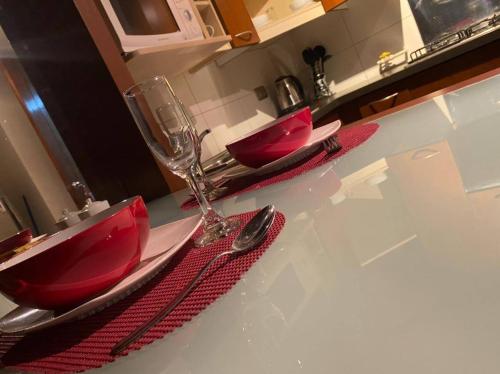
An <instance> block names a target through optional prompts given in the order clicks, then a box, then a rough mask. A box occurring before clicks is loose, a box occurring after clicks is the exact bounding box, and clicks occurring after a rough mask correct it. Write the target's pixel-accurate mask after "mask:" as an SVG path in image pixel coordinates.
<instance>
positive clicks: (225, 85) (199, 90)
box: [185, 63, 247, 112]
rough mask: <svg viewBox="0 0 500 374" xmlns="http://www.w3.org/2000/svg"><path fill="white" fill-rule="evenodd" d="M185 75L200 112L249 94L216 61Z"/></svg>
mask: <svg viewBox="0 0 500 374" xmlns="http://www.w3.org/2000/svg"><path fill="white" fill-rule="evenodd" d="M185 76H186V79H187V83H188V85H189V88H190V90H191V92H192V93H193V96H194V97H195V99H196V101H197V103H198V107H199V110H200V112H205V111H207V110H211V109H214V108H217V107H219V106H221V105H224V104H226V103H229V102H231V101H234V100H237V99H239V98H240V97H242V96H244V95H245V94H247V93H245V92H242V91H240V89H239V88H238V84H237V82H235V81H234V80H233V79H230V77H228V76H227V75H226V74H225V71H224V69H221V68H219V67H218V66H216V65H215V63H211V64H209V65H207V66H206V67H204V68H202V69H200V70H198V71H197V72H195V73H193V74H186V75H185Z"/></svg>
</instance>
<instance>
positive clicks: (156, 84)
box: [123, 76, 240, 247]
mask: <svg viewBox="0 0 500 374" xmlns="http://www.w3.org/2000/svg"><path fill="white" fill-rule="evenodd" d="M123 95H124V97H125V99H126V102H127V105H128V107H129V109H130V111H131V113H132V116H133V117H134V119H135V122H136V124H137V126H138V127H139V130H140V132H141V134H142V136H143V138H144V140H145V141H146V144H147V145H148V147H149V149H150V150H151V152H152V154H153V155H154V157H155V158H156V159H157V160H158V161H159V162H161V163H162V164H163V165H165V166H166V167H167V168H168V169H169V170H170V171H171V172H172V173H174V174H176V175H178V176H179V177H181V178H184V179H185V180H186V182H187V184H188V186H189V187H190V188H191V189H192V191H193V193H194V196H195V197H196V200H197V201H198V204H199V205H200V208H201V211H202V214H203V218H202V227H203V234H202V235H201V236H200V237H198V239H196V241H195V245H196V246H197V247H203V246H206V245H207V244H210V243H212V242H214V241H216V240H218V239H220V238H223V237H225V236H227V235H228V234H229V233H231V232H233V231H234V230H235V229H237V228H238V227H239V226H240V222H239V221H238V220H237V219H234V218H232V219H227V218H224V217H222V216H221V215H220V214H218V213H217V212H216V211H215V210H214V209H213V208H212V206H211V204H210V203H209V202H208V200H207V198H206V197H205V195H204V194H203V191H202V188H201V186H200V183H199V180H198V178H197V174H198V162H197V152H198V151H197V148H198V144H197V141H196V139H195V136H196V135H195V134H194V132H193V130H192V129H191V127H190V123H189V121H188V118H187V116H186V114H185V112H184V110H183V108H182V107H181V105H180V103H179V101H178V100H177V98H176V96H175V95H174V93H173V91H172V89H171V88H170V85H169V83H168V81H167V79H166V78H165V77H164V76H156V77H153V78H151V79H148V80H146V81H143V82H141V83H138V84H136V85H134V86H132V87H130V88H129V89H128V90H126V91H125V92H124V93H123Z"/></svg>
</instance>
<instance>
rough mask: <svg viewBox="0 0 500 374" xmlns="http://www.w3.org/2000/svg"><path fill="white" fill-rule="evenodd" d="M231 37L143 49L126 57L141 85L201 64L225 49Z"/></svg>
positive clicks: (218, 37)
mask: <svg viewBox="0 0 500 374" xmlns="http://www.w3.org/2000/svg"><path fill="white" fill-rule="evenodd" d="M230 41H231V36H228V35H224V36H217V37H214V38H209V39H203V40H195V41H189V42H185V43H176V44H168V45H164V46H157V47H150V48H141V49H138V50H136V51H134V52H132V53H130V54H128V55H127V57H126V62H127V66H128V68H129V69H130V71H131V73H132V75H133V77H134V79H135V80H136V81H141V80H144V79H147V78H150V77H151V76H153V75H158V74H164V75H167V76H175V75H177V74H180V73H182V72H184V71H187V70H189V69H191V68H192V67H193V66H196V65H198V64H200V63H201V62H202V61H205V60H206V59H207V58H209V57H210V56H212V55H214V54H215V53H216V52H217V51H220V50H223V49H225V48H226V45H228V43H229V42H230Z"/></svg>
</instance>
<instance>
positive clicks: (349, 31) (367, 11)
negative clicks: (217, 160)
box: [158, 0, 423, 158]
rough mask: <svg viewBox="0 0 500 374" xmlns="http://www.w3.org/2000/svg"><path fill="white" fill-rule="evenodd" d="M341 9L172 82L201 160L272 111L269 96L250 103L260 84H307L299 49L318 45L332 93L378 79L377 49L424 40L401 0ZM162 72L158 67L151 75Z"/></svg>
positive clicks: (362, 0)
mask: <svg viewBox="0 0 500 374" xmlns="http://www.w3.org/2000/svg"><path fill="white" fill-rule="evenodd" d="M347 5H348V9H347V10H339V11H334V12H331V13H329V14H327V15H325V16H324V17H321V18H319V19H317V20H314V21H312V22H310V23H308V24H306V25H303V26H302V27H300V28H298V29H295V30H293V31H292V32H290V33H288V34H286V35H285V36H283V37H280V38H278V39H277V40H273V41H271V43H266V44H265V45H264V46H258V47H254V48H252V49H250V50H249V51H247V52H245V53H244V54H242V55H241V56H239V57H237V58H235V59H234V60H232V61H230V62H229V63H227V64H225V65H223V66H222V67H218V66H216V64H215V63H211V64H210V65H208V66H206V67H204V68H203V69H201V70H200V71H198V72H196V73H195V74H188V73H186V74H183V75H180V76H178V77H176V78H174V79H173V82H172V83H173V86H174V89H175V90H176V92H177V93H178V94H179V95H180V97H181V98H182V99H183V101H184V102H185V103H186V104H187V105H188V106H189V107H190V109H191V111H192V112H193V113H194V115H195V118H196V120H197V127H198V128H199V129H200V130H202V129H205V128H211V129H212V131H213V135H212V136H208V137H207V138H205V139H206V140H205V142H206V144H205V145H204V158H207V157H209V156H211V155H213V154H216V153H218V152H220V151H221V150H223V149H224V146H225V144H227V143H228V142H230V141H231V140H233V139H235V138H237V137H238V136H240V135H243V134H244V133H246V132H248V131H249V130H251V129H253V128H256V127H259V126H261V125H263V124H265V123H266V122H268V121H269V120H271V119H273V118H274V117H275V116H276V110H275V107H274V105H273V102H272V100H271V99H266V100H264V101H257V99H256V97H255V94H254V92H253V89H254V88H256V87H258V86H261V85H264V86H266V87H267V88H268V92H269V93H270V94H271V95H272V94H273V92H272V88H273V84H272V83H273V81H274V80H275V79H276V78H277V77H278V76H280V75H283V74H296V75H297V76H298V77H299V78H300V79H301V81H302V82H303V84H304V86H305V87H306V89H309V90H310V89H311V86H312V83H311V82H310V73H309V68H308V66H307V65H305V63H304V62H303V61H302V57H301V56H302V53H301V52H302V50H303V49H304V48H306V47H309V46H310V47H314V46H315V45H317V44H322V45H324V46H325V47H326V48H327V51H328V53H330V54H332V55H333V58H332V59H331V60H330V61H329V62H328V63H327V65H326V72H327V76H328V78H330V79H333V80H335V82H336V83H337V90H338V91H343V90H348V89H349V87H353V86H357V85H362V84H363V83H368V82H369V81H373V79H376V78H377V77H379V74H378V69H377V67H376V61H377V59H378V56H379V54H380V53H381V52H383V51H386V50H388V51H391V52H398V51H400V50H402V49H405V48H406V49H408V50H410V51H412V50H414V49H416V48H418V47H420V46H421V45H422V44H423V43H422V40H421V38H420V34H419V32H418V28H417V25H416V23H415V20H414V18H413V16H412V14H411V10H410V7H409V5H408V2H407V0H350V1H348V3H347ZM158 73H160V74H161V72H158Z"/></svg>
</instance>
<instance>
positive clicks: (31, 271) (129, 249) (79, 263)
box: [0, 196, 149, 310]
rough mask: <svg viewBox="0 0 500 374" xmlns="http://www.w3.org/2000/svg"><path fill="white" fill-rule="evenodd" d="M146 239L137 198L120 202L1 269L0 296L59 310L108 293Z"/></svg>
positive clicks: (141, 206) (136, 259) (146, 224)
mask: <svg viewBox="0 0 500 374" xmlns="http://www.w3.org/2000/svg"><path fill="white" fill-rule="evenodd" d="M148 237H149V218H148V213H147V210H146V206H145V205H144V201H143V200H142V198H141V197H139V196H137V197H134V198H131V199H128V200H125V201H123V202H121V203H119V204H116V205H113V206H112V207H111V208H109V209H107V210H105V211H103V212H101V213H99V214H97V215H95V216H92V217H89V218H87V219H86V220H85V221H81V222H80V223H78V224H76V225H75V226H72V227H70V228H67V229H65V230H63V231H60V232H58V233H56V234H54V235H52V236H50V237H48V238H46V239H45V240H43V241H41V242H40V243H39V244H36V245H34V246H33V247H31V248H30V249H28V250H27V251H25V252H22V253H20V254H18V255H16V256H14V257H12V258H10V259H9V260H7V261H5V262H3V263H1V264H0V291H1V292H2V293H3V294H4V295H5V296H7V297H8V298H9V299H11V300H12V301H14V302H15V303H16V304H18V305H23V306H28V307H32V308H39V309H52V310H60V309H64V308H67V307H71V306H74V305H76V304H78V303H81V302H82V301H83V300H87V299H89V298H91V297H93V296H95V295H96V294H98V293H100V292H102V291H104V290H105V289H107V288H109V287H112V286H113V285H115V284H116V283H118V282H119V281H121V280H122V279H123V278H124V277H126V276H127V274H129V273H130V272H131V271H132V270H133V269H134V268H135V267H136V266H137V264H138V263H139V261H140V258H141V254H142V251H143V249H144V247H145V245H146V242H147V240H148Z"/></svg>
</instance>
